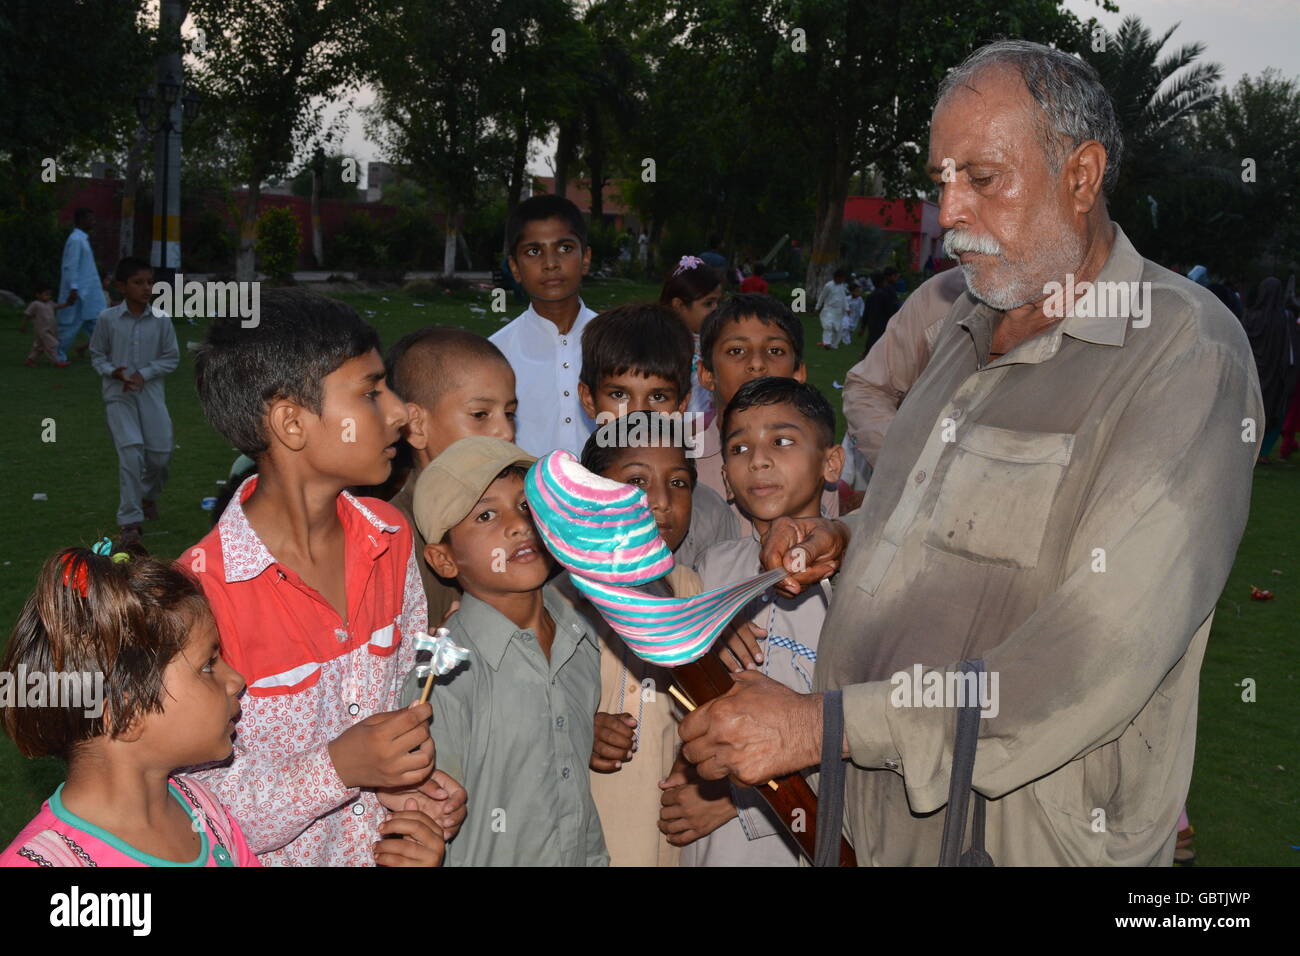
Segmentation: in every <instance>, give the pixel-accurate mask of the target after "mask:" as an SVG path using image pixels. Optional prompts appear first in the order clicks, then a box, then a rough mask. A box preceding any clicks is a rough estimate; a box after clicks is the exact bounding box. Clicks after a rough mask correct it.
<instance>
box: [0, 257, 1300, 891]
mask: <svg viewBox="0 0 1300 956" xmlns="http://www.w3.org/2000/svg"><path fill="white" fill-rule="evenodd" d="M657 291H658V290H657V287H652V286H650V285H647V284H644V283H633V282H627V281H619V280H605V281H600V282H596V283H592V284H590V285H589V286H588V287H587V288H586V289H585V290H584V293H583V296H584V299H585V300H586V302H587V303H588V304H589V305H591V306H592V307H593V308H597V309H600V308H606V307H609V306H612V305H616V304H619V303H621V302H627V301H633V300H636V299H642V298H653V297H654V296H655V295H656V294H657ZM787 291H788V290H787V289H783V288H779V287H777V288H774V289H773V292H774V293H776V294H783V293H785V292H787ZM337 297H338V298H340V299H343V300H344V301H346V302H348V303H349V304H351V305H352V306H354V307H355V308H357V309H358V310H360V311H361V312H362V314H363V315H364V316H366V318H367V319H368V320H369V321H370V322H371V323H372V324H373V325H375V327H376V328H378V330H379V332H380V335H381V336H382V338H383V341H384V343H385V345H387V344H390V343H392V342H393V341H395V340H396V339H397V338H398V336H400V335H402V334H403V333H405V332H407V331H410V330H411V329H414V328H418V327H419V326H421V325H425V324H444V325H460V326H463V327H465V328H468V329H471V330H473V331H476V332H480V333H483V334H485V335H487V334H491V333H492V332H493V331H495V330H496V329H497V328H499V327H500V326H501V324H502V322H501V316H499V315H496V314H493V313H492V312H491V311H488V294H487V293H486V292H483V291H464V292H456V293H450V294H446V293H431V294H423V295H421V294H408V293H403V292H384V293H380V292H364V293H339V294H338V296H337ZM786 301H789V300H788V297H787V299H786ZM475 308H478V309H482V310H483V311H481V312H479V311H474V309H475ZM518 311H519V307H518V306H516V305H515V304H514V303H513V302H512V303H511V304H510V313H509V314H510V315H511V316H513V315H514V314H516V313H517V312H518ZM17 326H18V312H17V311H16V310H0V329H3V330H5V331H3V332H0V335H2V336H3V338H4V339H5V340H7V341H8V342H9V346H8V348H7V357H6V358H3V359H0V363H3V365H4V367H5V368H6V374H5V376H4V381H6V382H8V383H9V384H10V386H11V387H12V388H13V389H14V395H15V400H14V409H13V414H12V415H11V416H10V417H9V418H8V420H7V421H6V423H5V427H4V429H3V431H2V432H0V453H2V455H3V457H2V458H0V462H2V463H3V464H2V467H3V481H0V508H2V509H3V510H2V511H0V513H2V514H4V515H5V516H6V518H7V520H6V521H5V522H4V523H3V525H2V526H0V623H2V624H3V632H4V634H3V639H5V640H7V638H8V629H9V628H10V627H11V626H12V622H13V621H14V620H15V619H16V617H17V614H18V611H19V609H20V608H21V606H22V602H23V600H24V599H25V598H26V596H27V594H28V592H29V591H30V589H31V587H32V586H33V583H34V580H35V576H36V572H37V570H38V569H39V568H40V565H41V563H42V562H43V560H44V559H45V558H46V557H47V556H48V555H49V554H50V553H52V552H53V551H55V550H57V549H59V548H61V547H65V546H68V545H72V544H89V543H91V542H93V541H95V540H97V539H98V538H99V537H100V536H101V535H104V534H109V535H112V534H114V533H115V531H116V523H115V521H114V514H115V512H116V509H117V493H118V486H117V456H116V454H115V452H114V450H113V445H112V441H111V439H110V438H109V435H108V430H107V428H106V426H105V423H104V412H103V403H102V402H101V400H100V397H99V381H98V378H97V377H96V376H95V375H94V373H93V372H92V371H91V369H90V367H89V363H88V362H87V361H86V360H84V359H83V360H81V361H79V362H76V363H75V364H74V365H73V367H72V368H68V369H63V370H59V369H52V368H49V367H48V366H44V365H42V366H40V367H38V368H35V369H27V368H24V367H23V366H22V364H21V363H22V358H23V356H24V355H26V352H27V349H28V347H29V346H30V344H31V339H30V336H29V335H28V334H26V333H23V334H19V333H17V332H16V329H17ZM176 328H177V337H178V339H179V340H180V344H181V355H182V359H181V366H180V368H178V369H177V370H176V372H175V373H174V374H173V375H172V376H171V377H170V378H169V379H168V394H167V404H168V407H169V409H170V410H171V415H172V419H173V421H174V423H175V431H176V442H177V447H176V451H175V454H174V456H173V458H172V465H171V477H170V480H169V483H168V486H167V490H166V493H165V494H164V496H163V498H162V500H161V502H160V507H161V511H162V516H161V518H160V519H159V520H158V521H156V522H151V523H149V524H147V525H146V526H145V527H146V532H145V537H144V543H145V546H146V547H148V548H149V550H150V551H152V552H153V553H154V554H156V555H158V556H159V557H163V558H175V557H177V556H179V555H180V554H181V552H182V550H183V549H184V548H185V547H186V546H188V545H191V544H193V543H194V542H196V541H197V540H198V539H199V538H200V537H202V536H203V534H204V533H205V532H206V531H207V529H208V525H209V515H208V513H207V512H205V511H203V510H202V509H201V508H200V505H199V502H200V501H201V499H203V498H204V497H206V496H208V495H213V494H215V493H216V491H217V489H218V486H219V485H220V484H222V483H223V482H224V481H225V478H226V475H227V473H228V472H229V469H230V465H231V463H232V462H233V460H234V459H235V457H236V453H235V451H234V450H233V449H231V448H230V447H229V446H228V445H227V444H226V442H225V441H223V440H222V439H221V438H220V437H218V436H217V435H216V433H215V432H213V431H212V429H211V428H210V427H208V425H207V423H206V422H205V421H204V420H203V415H202V413H201V412H200V410H199V405H198V399H197V396H196V394H195V391H194V385H193V359H192V354H191V353H190V352H188V351H187V350H186V349H185V344H186V342H188V341H198V340H200V339H201V338H202V336H203V333H204V328H203V325H202V324H198V325H190V324H187V323H186V322H185V321H180V322H178V323H177V327H176ZM820 338H821V329H820V326H819V325H818V324H817V320H816V317H815V316H813V315H812V314H809V315H807V317H806V319H805V347H806V349H805V356H806V359H807V361H808V366H809V381H811V382H812V383H813V384H815V385H817V386H818V387H819V388H820V389H821V390H822V391H823V392H824V393H825V394H826V396H827V397H828V398H829V399H830V400H831V404H832V405H834V406H835V407H836V408H837V409H838V408H839V406H840V404H841V401H840V397H839V395H838V391H837V390H836V389H835V388H834V387H833V383H834V382H840V383H842V382H843V380H844V374H845V372H846V371H847V370H848V369H849V367H850V366H851V365H853V364H854V363H855V362H856V361H857V359H858V358H859V357H860V355H861V348H862V343H861V341H860V340H859V341H858V342H855V344H854V345H853V346H851V347H845V348H841V349H839V350H838V351H835V352H826V351H823V350H822V349H818V348H814V347H813V345H814V343H815V342H818V341H820ZM837 417H838V426H839V435H842V434H843V429H844V421H843V416H842V415H839V414H838V412H837ZM51 420H52V422H53V427H54V429H55V436H54V437H55V439H56V440H55V441H52V442H46V441H42V433H43V432H44V431H46V430H47V427H48V422H49V421H51ZM37 493H43V494H45V495H46V496H47V500H45V501H35V500H33V498H32V496H33V494H37ZM1298 556H1300V462H1298V463H1297V464H1296V465H1275V466H1272V467H1270V468H1260V469H1257V471H1256V480H1255V490H1254V498H1253V502H1252V507H1251V518H1250V525H1249V527H1248V528H1247V531H1246V537H1245V540H1244V541H1243V542H1242V545H1241V549H1240V551H1239V552H1238V557H1237V563H1236V566H1235V567H1234V569H1233V572H1232V576H1231V578H1230V579H1229V581H1228V586H1227V588H1226V589H1225V591H1224V594H1223V596H1222V597H1221V598H1220V600H1219V609H1218V615H1217V618H1216V620H1215V627H1214V633H1213V635H1212V637H1211V640H1210V644H1209V650H1208V652H1207V655H1206V659H1205V665H1204V668H1203V670H1202V674H1201V689H1202V690H1201V706H1200V726H1199V731H1200V732H1199V736H1198V748H1197V758H1196V773H1195V777H1194V779H1193V781H1192V790H1191V795H1190V797H1189V800H1188V802H1189V807H1190V813H1191V818H1192V821H1193V823H1194V824H1195V826H1196V828H1197V834H1198V835H1197V848H1198V852H1199V854H1200V862H1201V863H1202V864H1207V865H1222V866H1250V865H1278V864H1291V865H1296V864H1297V863H1300V850H1296V849H1292V847H1294V846H1300V788H1297V786H1296V779H1297V770H1298V769H1300V767H1298V766H1297V765H1298V764H1300V747H1298V746H1297V743H1298V742H1300V730H1298V728H1300V655H1298V654H1297V637H1300V613H1298V612H1297V610H1296V608H1297V603H1300V560H1297V557H1298ZM1177 559H1178V557H1177V556H1176V555H1170V560H1177ZM1278 572H1280V573H1278ZM1252 584H1254V585H1258V586H1259V587H1261V588H1268V589H1269V590H1272V591H1274V592H1275V593H1276V594H1277V598H1276V599H1275V600H1273V601H1270V602H1267V603H1260V602H1255V601H1251V600H1250V599H1249V596H1250V585H1252ZM1152 613H1153V615H1154V614H1158V613H1159V608H1155V607H1153V608H1152ZM1288 622H1290V623H1288ZM1248 677H1249V678H1253V679H1254V681H1255V683H1256V685H1257V700H1256V702H1255V703H1244V702H1243V701H1242V700H1241V693H1242V691H1241V687H1240V686H1239V685H1240V684H1241V682H1242V680H1243V678H1248ZM62 778H63V768H62V765H61V764H60V763H59V762H58V761H56V760H52V759H46V760H25V759H23V758H22V757H20V756H19V755H18V753H17V751H16V750H15V749H14V747H13V744H12V743H11V742H10V741H9V739H8V738H7V737H3V736H0V846H3V845H4V844H6V843H8V841H9V840H10V839H12V838H13V836H14V835H15V834H16V833H17V832H18V830H19V829H21V827H22V826H23V825H24V824H25V823H26V822H27V821H28V820H29V819H30V818H31V816H32V815H33V814H34V813H35V811H36V809H37V808H38V807H39V806H40V803H41V801H42V800H44V799H45V798H46V797H47V796H49V794H50V793H51V792H52V791H53V790H54V788H55V786H57V785H58V783H59V781H60V780H61V779H62Z"/></svg>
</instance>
